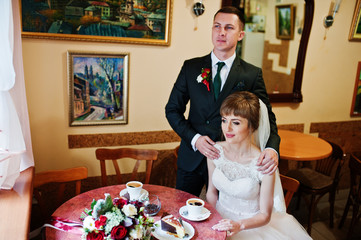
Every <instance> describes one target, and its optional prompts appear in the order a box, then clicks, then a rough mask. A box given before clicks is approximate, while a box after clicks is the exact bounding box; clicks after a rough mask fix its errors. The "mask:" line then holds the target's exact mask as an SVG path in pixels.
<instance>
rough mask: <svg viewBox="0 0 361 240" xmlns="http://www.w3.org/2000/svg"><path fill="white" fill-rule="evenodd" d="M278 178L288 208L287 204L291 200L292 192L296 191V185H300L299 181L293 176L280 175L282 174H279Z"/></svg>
mask: <svg viewBox="0 0 361 240" xmlns="http://www.w3.org/2000/svg"><path fill="white" fill-rule="evenodd" d="M280 178H281V184H282V188H283V192H284V195H285V203H286V208H287V209H288V205H289V204H290V202H291V199H292V197H293V194H294V193H295V192H297V190H298V187H299V186H300V182H299V181H297V180H296V179H294V178H291V177H287V176H285V175H282V174H280Z"/></svg>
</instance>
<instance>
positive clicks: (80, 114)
mask: <svg viewBox="0 0 361 240" xmlns="http://www.w3.org/2000/svg"><path fill="white" fill-rule="evenodd" d="M128 76H129V53H118V54H113V53H89V52H75V51H74V52H73V51H68V78H69V103H70V104H69V105H70V107H69V117H70V120H69V125H70V126H81V125H109V124H127V123H128V78H129V77H128Z"/></svg>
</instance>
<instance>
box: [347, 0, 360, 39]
mask: <svg viewBox="0 0 361 240" xmlns="http://www.w3.org/2000/svg"><path fill="white" fill-rule="evenodd" d="M360 12H361V0H357V2H356V7H355V12H354V13H353V18H352V23H351V28H350V34H349V36H348V39H349V40H350V41H361V14H360Z"/></svg>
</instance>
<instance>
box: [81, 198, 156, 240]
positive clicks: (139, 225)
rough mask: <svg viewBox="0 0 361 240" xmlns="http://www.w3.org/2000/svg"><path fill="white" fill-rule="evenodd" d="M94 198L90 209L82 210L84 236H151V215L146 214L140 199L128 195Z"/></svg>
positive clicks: (113, 239) (108, 239) (95, 239)
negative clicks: (127, 196) (133, 199)
mask: <svg viewBox="0 0 361 240" xmlns="http://www.w3.org/2000/svg"><path fill="white" fill-rule="evenodd" d="M104 195H105V199H99V200H98V201H95V200H93V202H92V204H91V209H85V210H84V212H83V213H82V216H81V219H83V229H84V234H83V235H82V239H84V240H85V239H87V240H103V239H104V240H118V239H125V240H131V239H144V240H149V239H151V232H152V229H153V225H154V219H153V218H150V217H147V216H145V214H144V211H143V210H144V206H143V203H142V202H139V201H129V200H128V199H127V198H124V197H120V198H114V199H113V200H112V198H111V197H110V195H109V194H108V193H105V194H104Z"/></svg>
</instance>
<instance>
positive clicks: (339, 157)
mask: <svg viewBox="0 0 361 240" xmlns="http://www.w3.org/2000/svg"><path fill="white" fill-rule="evenodd" d="M327 142H328V143H329V144H331V146H332V153H331V155H330V156H329V157H328V158H325V159H322V160H319V161H317V163H316V169H315V170H316V171H317V172H320V173H322V174H324V175H327V176H330V177H331V175H332V174H333V170H334V166H335V164H336V166H337V167H336V171H335V174H334V176H333V185H334V187H337V185H338V182H339V181H340V177H341V176H340V172H341V168H342V166H343V164H344V162H345V158H344V152H343V150H342V148H341V147H340V146H339V145H337V144H336V143H333V142H330V141H327Z"/></svg>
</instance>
